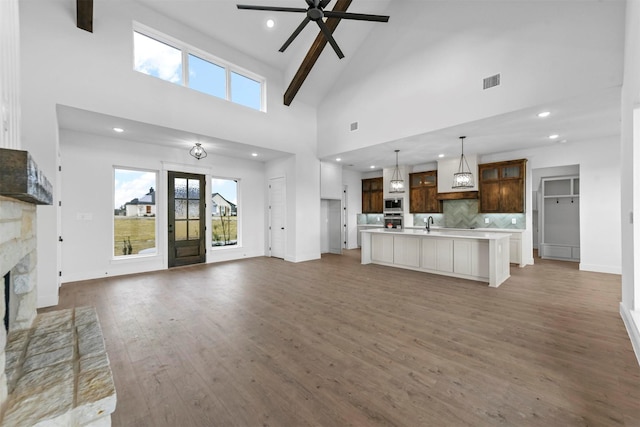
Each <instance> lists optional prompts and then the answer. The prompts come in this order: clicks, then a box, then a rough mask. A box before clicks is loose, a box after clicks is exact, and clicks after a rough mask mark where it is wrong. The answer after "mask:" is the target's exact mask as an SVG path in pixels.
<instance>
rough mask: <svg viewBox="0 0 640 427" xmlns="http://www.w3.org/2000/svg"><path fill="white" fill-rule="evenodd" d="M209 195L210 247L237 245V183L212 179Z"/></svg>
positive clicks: (229, 180) (230, 180)
mask: <svg viewBox="0 0 640 427" xmlns="http://www.w3.org/2000/svg"><path fill="white" fill-rule="evenodd" d="M211 193H212V194H211V201H212V205H211V206H212V207H211V244H212V246H214V247H219V246H232V245H238V241H239V239H238V228H239V227H238V221H239V216H238V181H237V180H233V179H221V178H213V179H212V180H211Z"/></svg>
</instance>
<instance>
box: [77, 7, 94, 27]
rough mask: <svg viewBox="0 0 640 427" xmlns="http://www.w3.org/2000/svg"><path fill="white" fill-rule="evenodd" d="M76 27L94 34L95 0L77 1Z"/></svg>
mask: <svg viewBox="0 0 640 427" xmlns="http://www.w3.org/2000/svg"><path fill="white" fill-rule="evenodd" d="M76 26H77V27H78V28H80V29H83V30H85V31H89V32H90V33H93V0H76Z"/></svg>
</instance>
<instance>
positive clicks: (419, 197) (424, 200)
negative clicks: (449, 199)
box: [409, 171, 442, 213]
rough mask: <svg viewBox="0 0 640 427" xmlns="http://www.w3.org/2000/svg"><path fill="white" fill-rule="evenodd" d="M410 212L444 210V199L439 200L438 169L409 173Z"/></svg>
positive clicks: (436, 211) (437, 211)
mask: <svg viewBox="0 0 640 427" xmlns="http://www.w3.org/2000/svg"><path fill="white" fill-rule="evenodd" d="M409 183H410V185H409V212H410V213H439V212H442V201H441V200H438V198H437V197H438V171H428V172H416V173H411V174H409Z"/></svg>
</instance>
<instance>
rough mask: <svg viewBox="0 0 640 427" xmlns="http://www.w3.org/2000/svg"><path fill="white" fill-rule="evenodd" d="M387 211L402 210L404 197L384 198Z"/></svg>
mask: <svg viewBox="0 0 640 427" xmlns="http://www.w3.org/2000/svg"><path fill="white" fill-rule="evenodd" d="M384 211H385V212H402V199H400V198H398V199H384Z"/></svg>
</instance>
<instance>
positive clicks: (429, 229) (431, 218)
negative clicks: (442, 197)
mask: <svg viewBox="0 0 640 427" xmlns="http://www.w3.org/2000/svg"><path fill="white" fill-rule="evenodd" d="M429 221H431V224H433V217H432V216H431V215H429V218H427V233H430V232H431V227H430V226H429Z"/></svg>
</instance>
